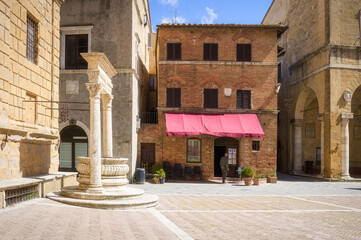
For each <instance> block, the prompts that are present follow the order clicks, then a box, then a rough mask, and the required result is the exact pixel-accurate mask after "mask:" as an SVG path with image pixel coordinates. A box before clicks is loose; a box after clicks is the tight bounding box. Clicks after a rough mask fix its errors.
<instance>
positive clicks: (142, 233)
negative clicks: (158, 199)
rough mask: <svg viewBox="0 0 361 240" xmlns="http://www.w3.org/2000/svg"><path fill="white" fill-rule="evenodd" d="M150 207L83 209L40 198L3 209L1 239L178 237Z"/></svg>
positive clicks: (1, 214) (0, 218) (0, 220)
mask: <svg viewBox="0 0 361 240" xmlns="http://www.w3.org/2000/svg"><path fill="white" fill-rule="evenodd" d="M176 238H177V237H176V235H174V233H173V232H171V231H170V230H169V229H168V228H167V227H165V226H164V225H163V224H162V223H161V222H160V221H158V220H157V219H156V218H154V216H153V215H152V214H151V213H150V212H149V211H147V210H142V211H135V210H132V211H118V210H101V209H90V208H81V207H75V206H70V205H65V204H61V203H57V202H54V201H51V200H49V199H44V198H43V199H40V200H35V201H31V202H29V203H24V204H22V205H21V206H19V207H13V208H11V207H10V208H7V209H5V210H2V211H0V239H4V240H5V239H6V240H9V239H46V240H48V239H85V240H89V239H176Z"/></svg>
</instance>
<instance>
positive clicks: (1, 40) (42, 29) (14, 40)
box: [0, 0, 62, 180]
mask: <svg viewBox="0 0 361 240" xmlns="http://www.w3.org/2000/svg"><path fill="white" fill-rule="evenodd" d="M61 3H62V1H51V0H44V1H40V0H35V1H31V2H29V1H26V0H10V1H1V2H0V19H1V21H0V141H1V149H0V180H6V179H13V178H20V177H23V176H32V175H38V174H43V173H51V172H56V171H57V169H58V164H59V163H58V148H57V144H58V112H57V110H56V108H57V104H55V103H52V102H51V101H58V99H59V96H58V89H59V86H58V78H59V38H60V34H59V21H60V19H59V17H60V15H59V12H60V5H61ZM28 16H30V17H31V18H32V19H33V21H34V22H35V25H36V26H37V30H36V32H37V37H36V39H35V46H36V48H37V49H38V50H37V52H38V53H37V54H36V55H35V61H34V63H33V62H31V61H29V60H28V59H27V57H26V49H27V46H26V43H27V17H28ZM24 100H29V101H31V102H24ZM35 101H37V102H35Z"/></svg>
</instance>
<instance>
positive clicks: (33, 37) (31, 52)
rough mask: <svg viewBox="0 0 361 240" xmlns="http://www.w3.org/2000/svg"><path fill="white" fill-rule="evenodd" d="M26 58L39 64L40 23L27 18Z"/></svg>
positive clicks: (29, 17)
mask: <svg viewBox="0 0 361 240" xmlns="http://www.w3.org/2000/svg"><path fill="white" fill-rule="evenodd" d="M26 58H27V59H28V60H29V61H30V62H32V63H35V64H37V59H38V23H37V22H36V21H35V20H34V18H33V17H31V16H29V15H28V16H27V22H26Z"/></svg>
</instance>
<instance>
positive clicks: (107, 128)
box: [102, 94, 113, 158]
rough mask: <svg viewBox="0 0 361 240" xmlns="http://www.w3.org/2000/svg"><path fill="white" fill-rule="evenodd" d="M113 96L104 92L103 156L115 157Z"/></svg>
mask: <svg viewBox="0 0 361 240" xmlns="http://www.w3.org/2000/svg"><path fill="white" fill-rule="evenodd" d="M112 100H113V96H112V95H109V94H102V102H103V156H104V157H106V158H111V157H113V126H112Z"/></svg>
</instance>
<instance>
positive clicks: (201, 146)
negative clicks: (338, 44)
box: [138, 24, 286, 179]
mask: <svg viewBox="0 0 361 240" xmlns="http://www.w3.org/2000/svg"><path fill="white" fill-rule="evenodd" d="M285 29H286V28H285V27H283V26H279V25H238V24H237V25H235V24H222V25H217V24H214V25H213V24H211V25H202V24H162V25H158V29H157V49H156V56H157V84H156V87H155V88H156V91H157V113H158V118H157V119H152V118H151V119H148V120H149V121H148V122H144V121H143V122H142V124H141V128H140V132H139V141H138V142H139V146H138V160H139V161H138V164H139V166H145V167H147V168H148V169H147V170H148V171H150V169H151V166H152V165H153V164H162V163H163V162H164V161H167V162H170V164H171V166H174V164H176V163H179V164H181V165H182V167H185V166H189V167H194V166H199V167H200V168H201V170H202V172H203V178H204V179H209V178H213V177H218V176H220V175H221V171H220V167H219V160H220V157H221V156H223V155H224V153H225V152H228V153H229V155H230V156H229V164H230V170H229V174H228V175H229V176H232V177H235V176H237V173H236V169H237V168H238V167H246V166H251V167H253V168H255V169H256V171H257V172H261V173H264V174H269V173H272V172H274V171H275V169H276V154H277V153H276V151H275V149H276V144H277V141H276V140H277V93H276V92H277V36H278V35H280V34H281V33H282V32H283V31H284V30H285ZM264 135H265V137H264Z"/></svg>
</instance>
